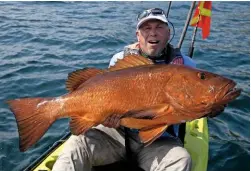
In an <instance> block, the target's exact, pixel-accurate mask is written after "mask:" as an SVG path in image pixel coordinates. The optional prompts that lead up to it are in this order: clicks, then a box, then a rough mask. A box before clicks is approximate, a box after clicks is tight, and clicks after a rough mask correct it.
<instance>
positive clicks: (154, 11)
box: [137, 8, 166, 21]
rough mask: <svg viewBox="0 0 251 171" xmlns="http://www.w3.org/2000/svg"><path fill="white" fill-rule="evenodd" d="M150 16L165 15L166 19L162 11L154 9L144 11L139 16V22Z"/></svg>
mask: <svg viewBox="0 0 251 171" xmlns="http://www.w3.org/2000/svg"><path fill="white" fill-rule="evenodd" d="M150 14H152V15H164V16H165V17H166V15H165V12H164V11H163V10H162V9H160V8H153V9H148V10H145V11H143V12H142V13H141V14H139V15H138V18H137V20H138V21H139V20H141V19H143V18H145V17H148V16H149V15H150Z"/></svg>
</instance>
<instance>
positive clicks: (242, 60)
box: [0, 1, 250, 171]
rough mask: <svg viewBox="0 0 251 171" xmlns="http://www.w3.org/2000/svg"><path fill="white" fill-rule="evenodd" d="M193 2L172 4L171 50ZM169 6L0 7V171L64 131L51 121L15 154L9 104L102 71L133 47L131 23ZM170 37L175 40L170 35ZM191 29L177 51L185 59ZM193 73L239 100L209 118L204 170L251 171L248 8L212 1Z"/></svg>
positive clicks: (64, 125)
mask: <svg viewBox="0 0 251 171" xmlns="http://www.w3.org/2000/svg"><path fill="white" fill-rule="evenodd" d="M190 5H191V2H172V6H171V11H170V13H169V19H170V21H171V22H172V23H173V25H174V29H172V35H173V36H174V38H173V40H172V41H171V43H172V44H173V45H174V46H176V45H177V43H178V41H179V38H180V35H181V32H182V29H183V26H184V24H185V20H186V17H187V13H188V11H189V8H190ZM153 7H159V8H162V9H164V10H167V9H168V2H157V1H156V2H150V1H148V2H0V94H1V96H0V137H1V138H0V170H1V171H12V170H14V171H16V170H17V171H19V170H23V168H25V167H26V166H27V165H28V164H30V163H31V162H32V161H34V160H35V159H36V158H37V157H39V156H40V155H41V154H42V153H43V152H44V151H45V150H47V149H48V148H49V147H50V146H52V145H53V143H54V142H55V141H56V140H58V139H59V138H60V137H62V136H63V135H64V134H65V133H66V132H68V131H69V128H68V119H61V120H58V121H56V123H54V124H53V125H52V127H51V128H50V129H49V130H48V132H47V133H46V134H45V135H44V137H43V138H42V139H41V140H40V141H39V142H38V143H36V144H35V145H34V146H33V147H32V148H30V149H29V150H28V151H26V152H24V153H23V152H20V151H19V148H18V146H19V144H18V142H19V138H18V130H17V124H16V121H15V118H14V115H13V114H12V113H11V111H10V110H9V108H8V106H7V104H6V103H5V101H6V100H9V99H14V98H21V97H37V96H39V97H53V96H60V95H62V94H65V93H66V89H65V81H66V79H67V75H68V73H70V72H72V71H74V70H76V69H80V68H83V67H97V68H106V67H107V66H108V63H109V60H110V58H111V57H112V55H113V54H115V53H117V52H119V51H121V50H123V47H124V46H125V45H128V44H130V43H133V42H135V41H136V37H135V28H136V16H137V14H138V13H139V12H141V11H142V10H143V9H148V8H153ZM174 30H175V34H173V33H174ZM192 32H193V28H192V27H189V28H188V32H187V35H186V37H185V40H184V43H183V46H182V52H183V53H184V54H187V52H188V48H189V46H190V43H191V38H192ZM193 59H194V60H195V62H196V63H197V67H198V68H201V69H204V70H208V71H211V72H215V73H218V74H220V75H224V76H226V77H229V78H231V79H233V80H235V81H236V82H237V84H238V86H239V87H240V88H242V89H243V92H242V94H241V96H240V97H239V98H238V99H237V100H235V101H233V102H231V103H230V104H229V105H228V107H227V108H226V109H225V111H224V112H223V113H222V114H221V115H219V116H217V117H215V118H210V119H208V124H209V133H210V135H209V136H210V149H209V162H208V170H209V171H222V170H228V171H236V170H241V171H249V170H250V2H213V7H212V22H211V32H210V36H209V37H208V38H207V39H206V40H203V39H202V38H201V30H200V29H199V30H198V33H197V36H196V42H195V51H194V56H193Z"/></svg>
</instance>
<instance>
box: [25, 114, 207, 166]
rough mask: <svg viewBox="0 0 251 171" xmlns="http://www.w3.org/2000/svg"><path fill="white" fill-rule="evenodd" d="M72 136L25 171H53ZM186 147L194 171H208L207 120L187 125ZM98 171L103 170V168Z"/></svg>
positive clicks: (52, 148) (56, 145)
mask: <svg viewBox="0 0 251 171" xmlns="http://www.w3.org/2000/svg"><path fill="white" fill-rule="evenodd" d="M70 136H71V133H70V132H69V133H67V134H66V135H64V136H63V137H62V138H61V139H60V140H59V141H57V142H56V143H55V144H54V145H53V146H52V147H51V148H50V149H48V150H47V151H46V152H45V153H44V154H42V155H41V156H40V157H39V158H38V159H37V160H35V161H34V162H33V163H31V164H30V165H29V166H28V167H26V168H25V169H24V170H25V171H51V170H52V167H53V165H54V163H55V162H56V160H57V158H58V155H59V154H60V152H61V151H62V149H63V148H64V144H65V142H66V141H67V139H68V138H69V137H70ZM184 147H185V148H186V149H187V151H188V152H189V154H190V155H191V157H192V163H193V164H192V171H206V170H207V164H208V151H209V139H208V125H207V118H201V119H197V120H193V121H191V122H187V123H186V127H185V136H184ZM98 170H102V168H101V169H98ZM103 170H107V169H103ZM110 170H112V169H110Z"/></svg>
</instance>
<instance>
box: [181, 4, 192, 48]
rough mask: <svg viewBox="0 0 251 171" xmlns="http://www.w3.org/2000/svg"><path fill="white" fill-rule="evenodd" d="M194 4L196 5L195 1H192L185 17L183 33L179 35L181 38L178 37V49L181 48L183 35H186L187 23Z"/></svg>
mask: <svg viewBox="0 0 251 171" xmlns="http://www.w3.org/2000/svg"><path fill="white" fill-rule="evenodd" d="M195 4H196V1H193V2H192V5H191V7H190V10H189V13H188V15H187V20H186V23H185V26H184V28H183V31H182V33H181V37H180V40H179V43H178V48H181V46H182V43H183V40H184V38H185V35H186V31H187V27H188V25H189V22H190V20H191V17H192V13H193V8H194V6H195Z"/></svg>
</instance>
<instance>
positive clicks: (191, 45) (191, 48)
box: [188, 14, 200, 58]
mask: <svg viewBox="0 0 251 171" xmlns="http://www.w3.org/2000/svg"><path fill="white" fill-rule="evenodd" d="M199 21H200V14H199V16H198V21H197V23H196V26H195V28H194V30H193V36H192V41H191V44H190V47H189V50H188V56H190V57H191V58H192V57H193V51H194V43H195V37H196V33H197V30H198V23H199Z"/></svg>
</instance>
